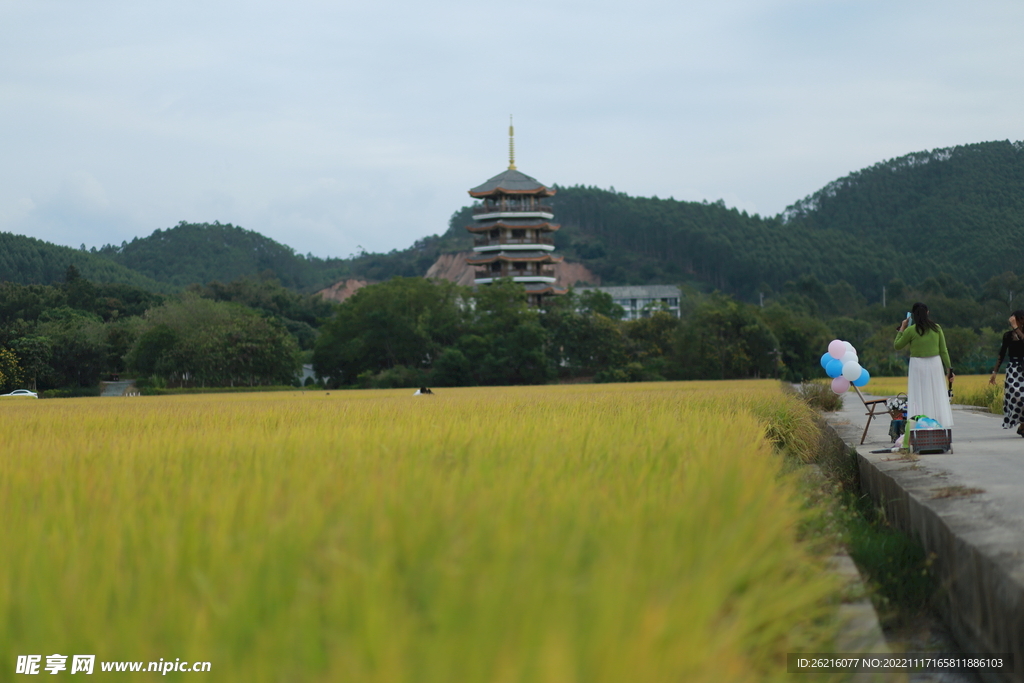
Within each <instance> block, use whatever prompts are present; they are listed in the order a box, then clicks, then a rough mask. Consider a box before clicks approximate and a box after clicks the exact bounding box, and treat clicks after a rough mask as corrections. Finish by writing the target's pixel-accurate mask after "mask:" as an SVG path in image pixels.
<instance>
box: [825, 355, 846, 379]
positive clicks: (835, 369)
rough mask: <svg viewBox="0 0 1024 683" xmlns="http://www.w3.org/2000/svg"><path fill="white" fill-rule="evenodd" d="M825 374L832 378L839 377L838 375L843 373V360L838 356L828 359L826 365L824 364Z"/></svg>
mask: <svg viewBox="0 0 1024 683" xmlns="http://www.w3.org/2000/svg"><path fill="white" fill-rule="evenodd" d="M825 374H826V375H828V376H829V377H831V378H832V379H835V378H836V377H839V375H841V374H843V361H841V360H840V359H838V358H833V359H832V360H830V361H829V362H828V365H826V366H825Z"/></svg>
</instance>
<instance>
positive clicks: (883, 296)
mask: <svg viewBox="0 0 1024 683" xmlns="http://www.w3.org/2000/svg"><path fill="white" fill-rule="evenodd" d="M882 308H885V286H884V285H883V286H882Z"/></svg>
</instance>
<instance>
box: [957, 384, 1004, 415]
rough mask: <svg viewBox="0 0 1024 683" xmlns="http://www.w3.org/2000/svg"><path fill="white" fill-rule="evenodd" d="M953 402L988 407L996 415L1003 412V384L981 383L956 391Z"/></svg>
mask: <svg viewBox="0 0 1024 683" xmlns="http://www.w3.org/2000/svg"><path fill="white" fill-rule="evenodd" d="M953 400H954V402H956V403H960V404H962V405H965V406H981V407H983V408H988V409H989V411H991V412H993V413H995V414H996V415H1002V414H1003V384H1002V383H1001V382H999V383H996V384H987V383H986V384H982V385H980V386H977V387H973V388H972V389H971V390H968V391H957V392H956V394H955V397H954V399H953Z"/></svg>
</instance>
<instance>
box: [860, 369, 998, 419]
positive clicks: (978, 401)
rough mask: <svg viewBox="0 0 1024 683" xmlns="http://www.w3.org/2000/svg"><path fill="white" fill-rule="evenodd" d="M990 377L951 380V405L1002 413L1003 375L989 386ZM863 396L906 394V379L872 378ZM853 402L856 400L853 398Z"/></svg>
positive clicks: (965, 377)
mask: <svg viewBox="0 0 1024 683" xmlns="http://www.w3.org/2000/svg"><path fill="white" fill-rule="evenodd" d="M990 378H991V375H957V376H956V378H955V379H954V380H953V403H960V404H963V405H972V406H987V407H989V408H990V409H991V410H992V412H994V413H1002V412H1003V382H1004V381H1005V375H998V376H997V377H996V384H995V386H992V385H990V384H989V379H990ZM861 391H863V392H864V393H865V394H868V393H870V394H874V395H875V396H894V395H896V394H898V393H904V394H905V393H907V378H906V376H903V377H872V378H871V381H870V382H869V383H868V385H867V386H866V387H864V389H862V390H861ZM853 400H857V397H856V396H854V397H853Z"/></svg>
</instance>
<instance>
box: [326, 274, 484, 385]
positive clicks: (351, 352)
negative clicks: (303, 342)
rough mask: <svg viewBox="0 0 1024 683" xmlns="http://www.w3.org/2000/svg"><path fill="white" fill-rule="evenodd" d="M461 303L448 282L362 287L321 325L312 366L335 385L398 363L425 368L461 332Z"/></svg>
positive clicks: (397, 281)
mask: <svg viewBox="0 0 1024 683" xmlns="http://www.w3.org/2000/svg"><path fill="white" fill-rule="evenodd" d="M465 302H466V291H465V290H464V289H463V288H461V287H459V286H457V285H455V284H453V283H451V282H444V281H439V282H435V281H430V280H424V279H422V278H394V279H392V280H389V281H388V282H383V283H381V284H378V285H371V286H369V287H364V288H362V289H360V290H359V291H358V292H356V293H355V294H354V295H353V296H352V297H351V298H349V299H348V300H346V301H345V303H343V304H342V305H341V306H339V307H338V311H337V313H336V315H335V316H334V317H333V318H332V319H330V320H329V321H328V322H327V323H326V324H325V325H324V326H323V327H322V328H321V334H320V337H319V338H318V339H317V342H316V346H315V347H314V350H313V367H314V368H315V370H316V372H317V374H318V375H320V376H321V377H330V378H331V382H332V384H333V385H335V386H336V385H339V384H343V383H344V384H352V383H354V381H355V378H356V377H358V376H359V375H361V374H363V373H367V372H369V373H370V374H371V375H372V374H377V373H380V372H384V371H386V370H389V369H391V368H394V367H396V366H398V365H402V366H405V367H408V368H414V369H427V368H429V367H431V365H432V364H433V362H434V360H435V359H436V358H438V357H439V356H440V355H441V353H442V351H443V349H445V348H446V347H448V346H452V345H454V343H455V342H456V341H457V339H458V338H459V337H460V336H461V334H462V333H463V332H464V328H465V321H466V317H467V313H466V308H467V306H466V303H465Z"/></svg>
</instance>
